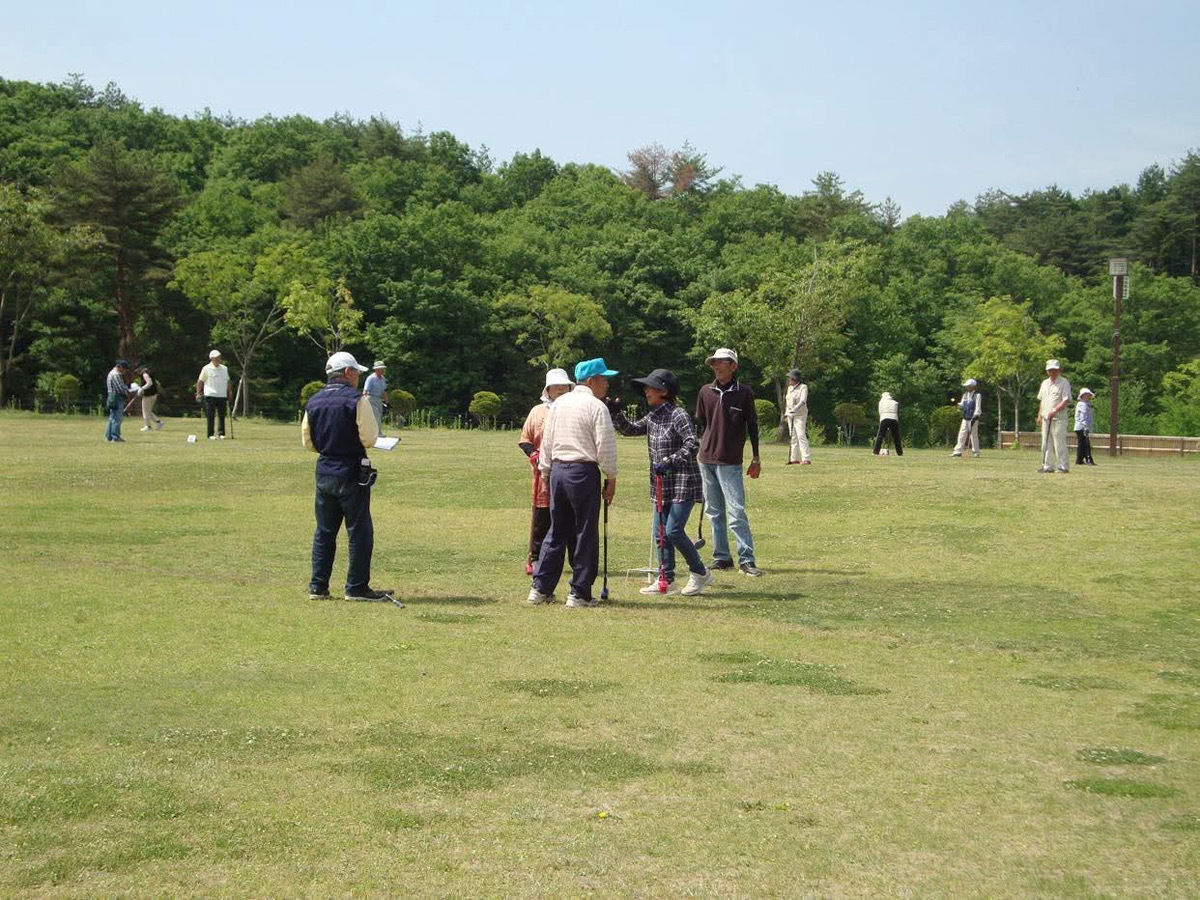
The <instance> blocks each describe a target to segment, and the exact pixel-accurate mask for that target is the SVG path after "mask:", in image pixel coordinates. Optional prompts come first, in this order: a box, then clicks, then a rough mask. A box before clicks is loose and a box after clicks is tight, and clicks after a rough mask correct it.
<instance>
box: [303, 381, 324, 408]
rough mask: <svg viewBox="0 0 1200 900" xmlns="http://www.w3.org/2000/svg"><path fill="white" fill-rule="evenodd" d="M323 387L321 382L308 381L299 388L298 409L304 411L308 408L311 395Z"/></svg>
mask: <svg viewBox="0 0 1200 900" xmlns="http://www.w3.org/2000/svg"><path fill="white" fill-rule="evenodd" d="M323 387H325V382H323V381H310V382H309V383H308V384H306V385H305V386H304V387H302V388H300V408H301V409H304V408H305V407H306V406H308V401H309V400H311V399H312V395H313V394H315V393H316V392H317V391H319V390H321V388H323Z"/></svg>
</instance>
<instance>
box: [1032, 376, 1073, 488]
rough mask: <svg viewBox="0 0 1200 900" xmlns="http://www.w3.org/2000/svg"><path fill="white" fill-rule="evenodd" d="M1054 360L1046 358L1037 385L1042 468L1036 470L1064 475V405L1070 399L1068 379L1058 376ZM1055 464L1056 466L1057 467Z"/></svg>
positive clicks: (1065, 451) (1065, 430)
mask: <svg viewBox="0 0 1200 900" xmlns="http://www.w3.org/2000/svg"><path fill="white" fill-rule="evenodd" d="M1061 372H1062V366H1061V365H1059V362H1058V360H1057V359H1049V360H1046V380H1045V381H1043V382H1042V386H1041V387H1040V388H1038V394H1037V398H1038V416H1037V418H1038V426H1039V427H1040V428H1041V429H1042V467H1041V468H1040V469H1038V471H1039V472H1055V471H1057V472H1058V473H1059V474H1060V475H1066V474H1067V471H1068V461H1069V459H1068V456H1067V404H1068V403H1070V402H1071V382H1069V381H1067V379H1065V378H1063V377H1062V375H1061ZM1056 466H1057V467H1056Z"/></svg>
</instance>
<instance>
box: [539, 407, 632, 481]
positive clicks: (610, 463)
mask: <svg viewBox="0 0 1200 900" xmlns="http://www.w3.org/2000/svg"><path fill="white" fill-rule="evenodd" d="M556 462H592V463H596V464H597V465H598V466H599V467H600V471H601V472H603V473H604V475H605V477H607V478H616V477H617V436H616V431H615V430H614V429H613V423H612V416H610V415H609V414H608V409H607V408H606V407H605V406H604V404H603V403H601V402H600V401H599V400H597V399H596V396H595V394H593V393H592V389H591V388H589V387H588V386H587V385H585V384H577V385H575V389H574V390H572V391H571V392H570V393H567V394H563V395H562V396H561V397H559V398H558V399H557V400H555V401H554V403H552V404H551V405H550V413H549V415H547V416H546V424H545V427H544V428H543V430H542V447H541V456H540V457H539V458H538V470H539V471H540V472H541V473H542V474H543V475H545V476H547V477H549V475H550V467H551V465H553V464H554V463H556Z"/></svg>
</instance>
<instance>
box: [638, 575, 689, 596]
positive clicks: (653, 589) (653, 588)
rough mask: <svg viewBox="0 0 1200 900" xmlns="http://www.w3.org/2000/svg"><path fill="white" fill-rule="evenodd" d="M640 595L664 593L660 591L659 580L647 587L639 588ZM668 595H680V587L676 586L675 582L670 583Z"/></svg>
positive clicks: (668, 583) (668, 584)
mask: <svg viewBox="0 0 1200 900" xmlns="http://www.w3.org/2000/svg"><path fill="white" fill-rule="evenodd" d="M638 593H639V594H661V593H662V592H661V591H659V589H658V579H657V578H656V579H654V581H652V582H651V583H650V584H648V585H646V586H645V587H644V588H639V589H638ZM666 593H668V594H678V593H679V586H678V585H677V584H675V582H673V581H668V582H667V590H666Z"/></svg>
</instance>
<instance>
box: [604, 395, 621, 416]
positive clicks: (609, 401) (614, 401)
mask: <svg viewBox="0 0 1200 900" xmlns="http://www.w3.org/2000/svg"><path fill="white" fill-rule="evenodd" d="M604 405H605V406H607V407H608V411H609V413H610V414H611V415H614V416H615V415H616V414H617V413H619V412H620V411H621V410H623V409H624V408H625V404H624V403H623V402H622V401H621V398H620V397H605V398H604Z"/></svg>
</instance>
